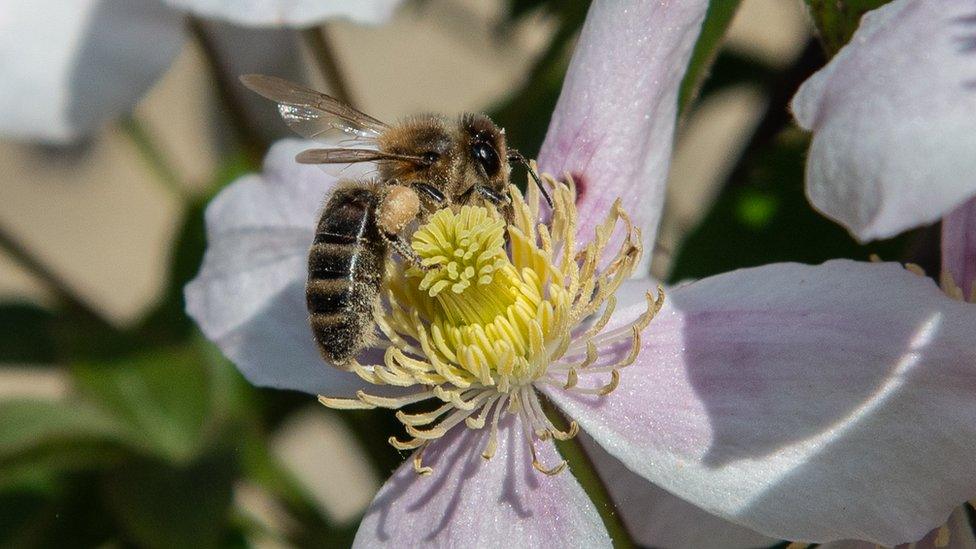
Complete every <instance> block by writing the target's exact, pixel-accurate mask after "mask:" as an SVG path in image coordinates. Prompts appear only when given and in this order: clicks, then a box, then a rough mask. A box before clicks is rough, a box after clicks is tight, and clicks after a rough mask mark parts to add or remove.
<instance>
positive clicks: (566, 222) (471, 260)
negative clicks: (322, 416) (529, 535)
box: [319, 177, 664, 474]
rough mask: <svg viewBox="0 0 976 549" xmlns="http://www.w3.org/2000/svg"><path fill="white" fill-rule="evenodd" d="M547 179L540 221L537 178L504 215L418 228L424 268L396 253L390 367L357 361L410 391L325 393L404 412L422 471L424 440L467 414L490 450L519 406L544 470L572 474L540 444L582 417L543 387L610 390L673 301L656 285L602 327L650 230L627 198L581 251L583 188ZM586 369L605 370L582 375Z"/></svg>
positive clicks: (463, 210)
mask: <svg viewBox="0 0 976 549" xmlns="http://www.w3.org/2000/svg"><path fill="white" fill-rule="evenodd" d="M544 181H545V183H546V184H547V185H548V186H549V187H550V188H551V189H552V193H551V194H552V195H553V199H554V208H553V213H552V216H551V220H550V221H549V222H548V223H545V222H540V221H539V220H540V218H541V217H540V197H539V192H538V190H537V189H535V187H532V186H530V187H529V191H528V192H527V193H526V194H525V195H523V194H522V193H521V192H520V191H519V190H518V188H516V187H514V186H512V187H511V188H510V195H511V198H512V200H511V204H512V206H511V207H512V209H513V210H512V212H510V214H511V215H510V216H509V217H508V219H509V221H508V222H507V223H506V220H505V218H503V217H502V216H501V215H500V214H499V213H498V212H497V211H495V210H494V209H493V208H491V207H484V206H474V205H465V206H461V207H456V208H445V209H442V210H439V211H437V212H436V213H434V214H433V215H431V216H430V217H429V218H428V219H427V220H426V223H425V224H424V225H422V226H421V227H420V228H419V229H417V230H416V232H415V233H414V234H413V236H412V237H411V247H412V248H413V250H414V252H416V254H417V256H419V258H420V260H421V265H420V267H416V266H407V265H404V264H402V263H398V262H389V263H390V268H389V269H388V272H387V276H386V279H385V281H384V296H383V300H382V304H381V306H380V307H379V310H377V311H376V314H375V318H376V324H377V328H378V329H379V331H380V332H381V333H382V335H383V336H384V339H385V342H384V345H385V347H386V348H385V354H384V360H383V364H372V365H364V364H360V363H358V362H355V363H354V364H353V371H354V372H356V373H357V374H358V375H359V376H360V377H361V378H363V379H364V380H365V381H367V382H369V383H370V384H373V385H391V386H395V387H403V388H405V389H403V390H402V391H403V394H401V396H396V397H385V396H382V397H381V396H376V395H372V394H370V393H369V392H367V391H360V392H359V393H358V394H357V398H355V399H348V398H331V397H326V396H322V397H319V400H320V402H322V403H323V404H325V405H326V406H329V407H332V408H341V409H351V408H377V407H379V408H391V409H397V410H398V411H397V418H398V419H399V420H400V422H401V423H402V424H403V425H404V429H405V430H406V432H407V434H408V435H409V437H410V438H408V439H406V440H400V439H398V438H396V437H391V438H390V443H391V444H392V445H393V446H394V447H396V448H398V449H401V450H410V449H413V450H416V453H415V454H414V459H413V463H414V468H415V470H416V471H417V473H418V474H429V473H430V472H431V470H430V468H429V467H424V466H423V464H422V456H423V450H424V448H425V447H426V445H427V444H428V443H430V441H432V440H436V439H438V438H440V437H442V436H444V435H445V434H446V433H447V432H448V431H449V430H450V429H452V428H455V427H457V426H459V425H460V424H461V423H464V425H465V427H467V428H469V429H487V430H488V433H489V434H488V437H487V440H486V442H485V445H484V448H483V452H482V456H483V457H484V458H485V459H490V458H491V457H492V456H493V455H494V453H495V448H496V446H497V436H498V424H499V420H500V418H501V417H502V416H503V415H504V414H514V415H516V416H517V417H518V418H519V419H520V420H521V421H522V423H523V425H524V426H525V427H526V428H525V429H524V431H525V433H526V443H527V444H528V446H529V448H530V450H531V454H532V456H533V465H534V466H535V467H536V469H538V470H539V471H541V472H543V473H546V474H556V473H558V472H560V471H562V470H563V469H564V468H565V465H566V464H565V462H561V463H558V464H555V465H553V466H546V465H543V464H541V463H539V461H538V460H537V459H536V457H535V456H536V452H535V445H534V442H535V440H537V439H538V440H546V439H548V438H550V437H551V438H557V439H567V438H570V437H573V436H575V435H576V433H577V432H578V430H579V427H578V425H577V424H576V423H575V422H571V423H570V426H569V428H568V429H566V430H565V431H563V430H560V429H558V428H556V427H555V426H554V424H553V423H552V421H551V420H550V419H549V418H548V417H547V416H546V414H545V413H544V411H543V408H542V405H541V403H540V401H539V396H538V394H537V392H536V388H537V387H538V386H540V385H554V386H558V387H559V388H561V389H563V390H567V391H572V392H577V393H581V394H590V395H597V396H598V397H599V396H605V395H607V394H609V393H611V392H612V391H613V390H614V389H615V388H616V387H617V384H618V383H619V381H620V370H621V369H623V368H625V367H627V366H629V365H630V364H632V363H633V362H634V361H635V360H636V358H637V355H638V353H639V351H640V347H641V346H640V337H641V332H642V331H643V330H644V329H645V328H646V327H647V325H648V324H649V323H650V321H651V319H652V318H653V316H654V314H655V313H656V312H657V311H658V310H659V309H660V307H661V305H662V304H663V299H664V296H663V292H661V290H660V288H659V289H658V292H657V296H656V297H655V296H653V295H652V294H651V293H648V294H647V299H646V301H647V303H646V310H645V312H644V314H642V315H641V316H639V317H638V318H637V319H635V320H634V321H632V322H631V323H629V324H627V325H625V326H622V327H617V328H615V329H613V330H607V331H605V330H604V328H605V327H606V326H607V325H608V324H609V322H610V319H611V316H612V315H613V312H614V308H615V305H616V300H615V298H614V293H615V292H616V290H617V289H618V288H619V286H620V284H621V283H622V282H623V281H624V280H626V279H627V278H628V277H629V276H630V274H631V273H632V271H633V268H634V266H635V265H636V264H637V263H638V262H639V260H640V256H641V253H642V248H641V238H640V231H639V229H638V228H636V227H634V226H633V224H632V223H631V221H630V218H629V217H628V216H627V214H626V213H625V212H624V211H623V209H622V208H621V205H620V201H619V200H618V201H617V202H616V203H615V204H614V205H613V207H612V208H611V210H610V212H609V213H608V214H607V217H606V219H605V220H604V222H603V223H602V224H600V225H599V226H598V227H596V229H595V234H593V235H591V237H590V238H589V239H588V242H587V243H586V244H585V245H584V246H582V247H581V249H577V235H576V231H577V223H576V206H575V195H574V192H573V190H572V186H571V185H564V184H561V183H558V182H556V181H554V180H553V179H552V178H550V177H544ZM614 234H621V235H622V237H621V238H618V239H617V240H619V241H620V242H621V244H620V245H619V247H616V250H615V253H612V254H607V253H605V252H606V248H607V247H608V243H609V242H610V241H611V240H612V237H613V235H614ZM611 351H612V352H611ZM581 376H592V377H591V378H590V379H591V380H593V379H595V380H597V381H595V382H590V383H586V384H583V385H581V384H580V383H579V382H580V379H581ZM406 388H409V389H406ZM425 401H430V402H433V403H434V404H433V405H430V404H428V406H427V408H426V411H423V412H410V413H408V412H406V411H404V410H402V409H401V408H404V407H406V406H410V405H413V404H417V403H421V402H425ZM412 408H414V407H413V406H411V409H412ZM458 428H461V427H458Z"/></svg>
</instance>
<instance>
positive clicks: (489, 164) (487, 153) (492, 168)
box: [471, 141, 501, 177]
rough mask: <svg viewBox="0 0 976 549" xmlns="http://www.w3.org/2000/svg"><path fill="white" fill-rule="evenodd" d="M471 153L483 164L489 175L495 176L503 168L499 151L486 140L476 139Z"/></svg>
mask: <svg viewBox="0 0 976 549" xmlns="http://www.w3.org/2000/svg"><path fill="white" fill-rule="evenodd" d="M471 155H472V156H474V159H475V161H477V162H478V163H479V164H481V167H482V168H484V170H485V174H486V175H487V176H488V177H495V175H496V174H498V170H500V169H501V161H499V160H498V153H497V152H495V148H494V147H492V146H491V145H489V144H488V143H485V142H484V141H476V142H475V143H472V145H471Z"/></svg>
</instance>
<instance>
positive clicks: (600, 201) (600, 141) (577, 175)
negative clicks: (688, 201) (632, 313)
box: [539, 0, 708, 274]
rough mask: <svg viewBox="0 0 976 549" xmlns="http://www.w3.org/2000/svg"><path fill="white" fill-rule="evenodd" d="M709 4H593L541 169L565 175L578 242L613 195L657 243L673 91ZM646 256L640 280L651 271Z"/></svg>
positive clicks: (600, 0)
mask: <svg viewBox="0 0 976 549" xmlns="http://www.w3.org/2000/svg"><path fill="white" fill-rule="evenodd" d="M707 8H708V2H707V1H706V0H682V1H680V2H679V1H676V0H668V1H658V2H642V1H637V0H597V1H595V2H593V4H592V5H591V6H590V12H589V14H588V15H587V16H586V24H585V25H584V26H583V31H582V34H581V35H580V38H579V43H578V44H577V46H576V52H575V53H574V55H573V60H572V62H571V64H570V67H569V72H568V73H567V74H566V81H565V83H564V84H563V90H562V94H561V95H560V96H559V103H558V104H557V105H556V110H555V112H554V113H553V115H552V121H551V122H550V124H549V133H548V134H547V135H546V140H545V142H544V143H543V144H542V149H541V151H540V152H539V167H540V169H542V170H543V171H546V172H549V173H552V174H553V175H556V176H562V174H563V173H564V172H569V173H570V174H572V176H573V177H574V179H575V181H576V183H577V186H578V189H579V190H580V191H581V192H580V194H581V196H580V198H579V207H580V224H581V230H582V234H584V235H589V234H590V232H591V229H592V227H593V226H594V225H595V224H597V223H599V221H600V220H602V219H603V217H604V216H605V215H606V214H607V212H608V211H609V209H610V205H611V204H613V201H614V200H615V199H616V198H617V197H623V198H624V200H625V205H626V207H627V211H628V212H629V213H630V214H631V215H632V216H634V218H635V219H636V221H637V222H638V224H639V225H640V226H641V228H642V229H643V230H644V236H645V237H646V240H647V242H649V243H653V242H654V235H655V232H656V231H657V224H658V221H659V220H660V217H661V208H662V205H663V201H664V186H665V182H666V180H667V176H668V166H669V164H670V161H671V145H672V138H673V134H674V124H675V116H676V113H677V108H678V102H677V100H678V88H679V86H680V84H681V78H682V76H683V75H684V73H685V69H686V67H687V65H688V59H689V57H690V56H691V51H692V49H693V48H694V46H695V40H696V39H697V38H698V33H699V31H700V30H701V23H702V20H703V19H704V17H705V11H706V10H707ZM650 256H651V254H645V256H644V257H645V261H644V264H642V266H640V267H638V269H637V270H636V272H637V273H642V274H643V273H644V272H646V271H647V269H646V267H647V265H648V264H649V262H650Z"/></svg>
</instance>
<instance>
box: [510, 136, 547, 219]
mask: <svg viewBox="0 0 976 549" xmlns="http://www.w3.org/2000/svg"><path fill="white" fill-rule="evenodd" d="M508 161H509V162H513V161H514V162H518V163H520V164H522V165H523V166H525V169H526V171H528V172H529V175H530V176H532V180H533V181H535V186H536V187H538V188H539V192H541V193H542V198H545V199H546V204H549V208H550V209H551V208H552V207H553V205H552V197H551V196H549V191H547V190H546V186H545V185H543V183H542V180H541V179H539V174H537V173H536V172H535V170H534V169H532V165H531V164H529V161H528V160H527V159H526V158H525V156H523V155H522V153H520V152H518V151H517V150H515V149H509V151H508Z"/></svg>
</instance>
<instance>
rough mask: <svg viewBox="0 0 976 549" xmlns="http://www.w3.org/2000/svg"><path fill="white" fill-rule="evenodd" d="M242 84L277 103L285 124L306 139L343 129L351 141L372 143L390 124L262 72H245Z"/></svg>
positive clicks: (323, 136) (317, 137)
mask: <svg viewBox="0 0 976 549" xmlns="http://www.w3.org/2000/svg"><path fill="white" fill-rule="evenodd" d="M241 83H243V84H244V85H245V86H247V87H248V88H250V89H251V90H252V91H254V92H255V93H257V94H259V95H261V96H263V97H265V98H267V99H270V100H272V101H274V102H276V103H278V112H279V113H280V114H281V117H282V118H283V119H284V120H285V123H286V124H288V127H289V128H291V129H292V130H294V131H295V132H296V133H298V134H299V135H302V136H304V137H307V138H309V139H320V140H322V139H325V138H326V137H328V136H329V134H330V133H333V134H334V133H335V132H337V131H338V132H342V133H344V134H346V136H348V137H349V138H351V139H349V140H347V142H350V143H351V144H359V145H365V146H375V144H376V138H377V137H379V135H380V134H381V133H383V132H384V131H386V130H387V129H389V126H387V125H386V124H384V123H383V122H380V121H379V120H377V119H375V118H373V117H372V116H369V115H368V114H365V113H362V112H359V111H357V110H356V109H354V108H352V107H350V106H349V105H345V104H343V103H342V102H340V101H339V100H337V99H335V98H333V97H329V96H328V95H325V94H324V93H321V92H317V91H315V90H312V89H309V88H306V87H305V86H302V85H301V84H296V83H294V82H289V81H288V80H284V79H282V78H277V77H274V76H265V75H263V74H245V75H244V76H241Z"/></svg>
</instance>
